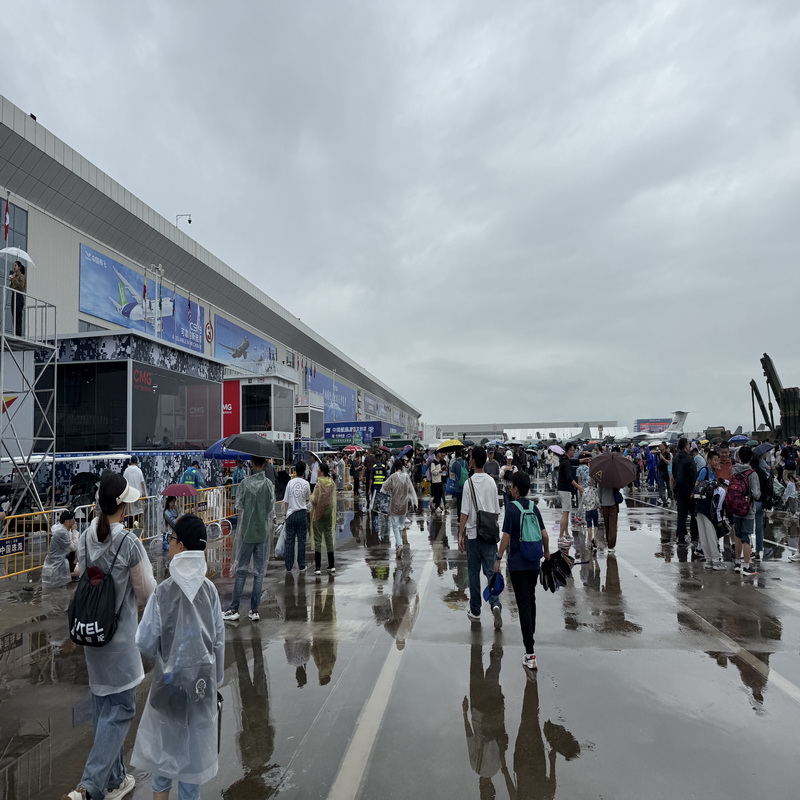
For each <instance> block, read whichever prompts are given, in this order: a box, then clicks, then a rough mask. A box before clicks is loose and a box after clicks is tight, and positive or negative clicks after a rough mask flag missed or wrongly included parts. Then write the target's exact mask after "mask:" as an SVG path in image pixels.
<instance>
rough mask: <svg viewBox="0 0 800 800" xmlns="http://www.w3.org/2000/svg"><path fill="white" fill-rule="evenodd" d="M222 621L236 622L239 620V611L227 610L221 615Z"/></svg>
mask: <svg viewBox="0 0 800 800" xmlns="http://www.w3.org/2000/svg"><path fill="white" fill-rule="evenodd" d="M222 619H224V620H226V621H227V622H236V620H238V619H239V611H238V609H235V608H229V609H228V610H227V611H224V612H223V613H222Z"/></svg>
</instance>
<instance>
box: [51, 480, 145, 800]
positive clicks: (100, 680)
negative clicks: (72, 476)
mask: <svg viewBox="0 0 800 800" xmlns="http://www.w3.org/2000/svg"><path fill="white" fill-rule="evenodd" d="M138 499H139V492H138V491H137V490H136V489H134V488H133V487H132V486H130V485H129V484H128V482H127V481H126V480H125V478H123V477H122V475H120V474H118V473H116V472H111V471H110V470H106V471H105V472H104V473H103V474H102V476H101V477H100V486H99V488H98V491H97V506H98V510H97V516H96V517H95V519H93V520H92V522H91V524H90V525H89V526H88V527H87V528H86V530H85V531H84V532H83V533H82V534H81V538H80V540H79V542H78V549H77V554H78V574H79V575H83V573H84V571H85V570H87V569H89V568H90V567H97V568H98V569H100V570H102V571H103V572H104V573H105V574H109V573H110V574H111V578H112V580H113V581H114V589H115V592H116V606H117V609H118V619H117V628H116V631H115V632H114V635H113V638H112V639H111V641H109V642H107V643H106V644H105V645H104V646H102V647H84V648H83V655H84V657H85V658H86V668H87V671H88V673H89V689H90V690H91V693H92V705H93V712H94V739H93V741H92V749H91V750H90V751H89V755H88V756H87V758H86V763H85V765H84V767H83V775H82V777H81V781H80V784H79V785H78V788H77V789H74V790H73V791H71V792H67V793H66V794H64V795H62V798H61V800H96V798H105V799H106V800H118V798H122V797H125V796H127V795H128V794H130V793H131V792H132V791H133V789H134V788H135V787H136V780H135V778H134V777H133V775H130V774H128V773H126V771H125V761H124V745H125V737H126V736H127V734H128V730H129V729H130V726H131V722H133V717H134V715H135V713H136V687H137V686H138V685H139V684H140V683H141V682H142V681H143V680H144V668H143V666H142V657H141V655H139V651H138V649H137V648H136V642H135V637H136V625H137V623H138V621H139V612H138V610H137V603H138V604H141V605H144V604H145V603H146V602H147V601H148V600H149V599H150V596H151V594H152V593H153V590H154V589H155V588H156V581H155V578H154V577H153V566H152V564H151V563H150V561H149V559H148V558H147V553H146V552H145V549H144V545H143V544H142V543H141V541H140V540H139V537H138V536H135V535H134V534H133V533H131V532H130V531H128V530H126V529H125V527H124V526H123V524H122V520H123V519H124V518H125V514H126V512H127V505H128V503H135V502H136V501H137V500H138ZM90 574H91V573H90Z"/></svg>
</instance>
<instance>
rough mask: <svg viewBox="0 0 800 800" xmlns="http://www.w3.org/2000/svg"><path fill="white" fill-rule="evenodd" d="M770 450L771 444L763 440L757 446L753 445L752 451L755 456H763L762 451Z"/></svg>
mask: <svg viewBox="0 0 800 800" xmlns="http://www.w3.org/2000/svg"><path fill="white" fill-rule="evenodd" d="M770 450H772V445H771V444H770V443H769V442H764V443H763V444H760V445H758V447H754V448H753V453H754V454H755V455H757V456H763V455H764V453H769V451H770Z"/></svg>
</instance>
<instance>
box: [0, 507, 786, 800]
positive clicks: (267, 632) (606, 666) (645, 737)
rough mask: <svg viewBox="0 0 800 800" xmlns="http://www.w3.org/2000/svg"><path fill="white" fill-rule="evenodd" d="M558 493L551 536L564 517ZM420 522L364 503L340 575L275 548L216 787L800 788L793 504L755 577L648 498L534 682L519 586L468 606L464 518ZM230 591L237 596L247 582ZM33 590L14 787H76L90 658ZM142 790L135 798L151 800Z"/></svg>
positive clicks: (3, 685)
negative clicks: (484, 606)
mask: <svg viewBox="0 0 800 800" xmlns="http://www.w3.org/2000/svg"><path fill="white" fill-rule="evenodd" d="M633 497H636V498H639V497H640V496H639V495H636V494H634V495H633ZM641 498H642V499H645V498H644V495H642V496H641ZM650 502H651V503H652V498H650ZM542 507H543V513H544V517H545V522H546V523H547V524H548V527H550V523H551V522H552V521H554V520H555V519H557V517H558V515H559V513H560V512H559V511H558V510H557V509H554V508H548V507H546V503H545V502H543V503H542ZM411 520H412V525H411V527H410V528H409V530H408V534H407V537H408V547H406V548H405V550H404V554H403V557H402V559H401V560H397V559H396V558H395V555H394V548H393V547H390V545H389V544H388V537H387V536H386V532H385V531H383V530H378V531H376V530H375V529H374V526H373V525H372V518H371V517H370V515H368V514H365V513H355V514H354V513H353V512H352V511H348V510H346V505H345V506H343V507H342V509H341V511H340V515H339V527H338V529H337V530H338V539H337V563H336V570H337V574H336V577H329V576H328V575H325V576H324V577H322V578H315V577H314V576H313V574H312V573H311V571H309V572H307V573H305V574H304V575H303V576H300V575H299V574H298V573H297V571H296V570H295V573H294V574H293V575H291V576H289V577H287V575H286V573H285V570H284V568H283V566H282V564H281V563H280V562H277V561H273V562H271V563H270V566H269V569H268V574H267V577H266V580H265V596H264V600H263V603H262V606H261V615H262V621H261V622H260V623H257V624H254V623H251V622H249V621H247V620H243V621H242V622H240V623H239V624H238V626H231V625H228V627H227V648H226V669H225V686H224V688H223V690H222V694H223V696H224V698H225V706H224V712H223V722H222V745H221V754H220V770H219V774H218V775H217V777H216V778H215V779H214V780H213V781H211V782H210V783H209V784H206V786H205V787H204V789H203V797H208V798H217V797H222V798H225V800H259V799H260V798H268V797H273V796H278V795H279V796H281V797H285V798H335V799H336V800H338V799H340V798H353V797H358V798H367V799H370V800H371V798H381V800H386V799H387V798H416V797H420V796H424V795H428V794H431V793H432V792H433V793H434V794H435V796H437V797H441V798H459V799H461V798H495V797H497V798H509V800H523V798H555V797H559V798H563V799H566V798H569V799H570V800H571V799H572V798H614V799H615V800H622V799H623V798H636V799H637V800H640V799H641V798H646V799H647V800H658V798H670V799H672V798H676V797H678V798H695V797H696V798H706V799H707V800H713V799H714V798H725V799H726V800H731V798H745V797H750V796H760V797H764V798H770V800H781V799H782V798H787V799H788V798H795V797H797V795H798V791H797V788H796V787H795V786H794V779H793V777H792V775H793V773H792V769H793V766H792V765H793V764H794V760H793V755H794V753H795V751H796V749H797V745H796V742H797V740H798V737H800V654H799V653H798V641H800V613H798V612H800V564H792V563H789V562H788V561H787V556H788V554H789V552H790V551H789V550H787V549H786V545H787V544H789V545H790V546H792V547H797V545H798V529H797V524H796V522H792V523H791V524H790V523H789V521H788V519H785V518H781V515H779V514H776V515H775V517H774V521H773V522H772V523H770V525H769V527H768V530H767V539H769V540H770V541H771V542H772V543H773V544H770V545H769V546H768V547H769V549H768V550H767V556H768V557H767V558H766V559H765V561H764V562H763V564H762V565H761V571H760V573H759V575H758V576H757V577H756V578H750V579H748V578H744V579H743V578H741V577H740V576H739V575H738V574H736V573H734V572H733V571H732V564H729V565H728V566H729V571H725V572H716V571H710V570H705V569H704V568H703V564H702V562H699V561H693V560H692V554H691V551H688V552H687V551H686V550H683V549H678V548H677V547H676V545H675V543H674V512H670V511H669V510H661V509H657V508H655V507H654V506H653V505H652V504H651V505H645V504H643V503H640V502H638V501H633V500H630V501H627V503H626V506H624V507H623V508H622V509H621V514H620V531H619V541H618V544H617V548H616V554H608V553H606V552H605V551H604V550H603V549H602V548H601V549H600V550H599V551H598V553H597V556H596V558H587V559H586V563H582V564H579V565H576V567H575V569H574V571H573V576H574V579H573V580H572V581H571V582H570V585H569V586H568V587H567V588H566V589H563V590H561V591H560V592H558V593H556V594H555V595H553V594H547V595H545V594H544V593H543V592H541V591H540V592H539V593H538V595H537V601H538V618H537V631H536V641H537V645H536V652H537V657H538V659H539V670H538V673H527V672H526V671H525V670H524V669H523V667H522V663H521V659H522V654H523V647H522V641H521V636H520V631H519V624H518V621H517V619H516V608H515V604H514V599H513V593H512V592H511V591H510V590H508V591H506V592H505V593H504V595H503V597H502V600H503V603H504V612H503V614H504V619H505V624H504V627H503V629H502V630H501V631H495V630H494V628H493V626H492V624H491V621H490V618H489V615H488V611H484V613H483V615H482V616H483V618H484V619H483V621H482V624H471V623H470V622H469V620H468V619H467V616H466V611H467V593H466V585H467V570H466V559H465V556H463V555H461V554H459V553H458V549H457V541H456V538H455V536H454V530H453V529H452V528H451V525H453V524H454V514H452V513H450V514H448V515H447V517H446V518H445V519H444V520H441V518H438V517H434V518H433V519H432V518H431V516H430V515H429V514H427V513H421V514H418V515H413V516H412V518H411ZM578 530H580V529H578ZM578 544H579V545H580V544H581V540H580V535H578ZM312 564H313V560H312ZM312 568H313V567H312ZM215 582H216V583H217V585H218V587H219V590H220V594H221V596H222V600H223V606H225V605H226V603H227V601H228V599H229V597H230V591H231V587H232V581H231V579H230V578H228V577H218V578H216V579H215ZM19 588H20V587H16V589H13V588H12V587H9V586H0V592H3V593H4V595H3V599H2V606H0V609H1V610H0V623H2V626H1V628H0V633H1V635H0V699H1V700H2V709H3V714H2V717H1V718H0V754H2V755H0V798H2V799H3V800H5V799H6V798H7V799H8V800H22V799H23V798H37V799H38V798H51V797H53V798H57V797H60V794H61V792H62V791H64V790H66V789H70V788H73V787H74V786H75V783H76V781H77V780H78V779H79V777H80V773H81V768H82V765H83V761H84V758H85V756H86V753H87V751H88V748H89V746H90V744H91V737H92V730H91V702H90V696H89V692H88V688H87V676H86V669H85V666H84V659H83V655H82V653H81V652H80V649H79V648H75V647H74V646H72V644H71V643H70V642H69V640H68V639H65V637H66V627H65V618H64V611H65V609H66V604H67V601H68V592H69V591H71V588H69V589H65V590H63V591H61V592H57V593H54V594H50V595H47V596H42V594H41V592H40V591H39V590H38V586H37V587H33V588H35V591H32V592H31V591H20V590H19ZM247 588H248V589H249V581H248V587H247ZM245 596H247V590H246V593H245ZM147 689H148V681H145V683H144V684H143V685H142V686H141V687H140V690H139V694H138V710H139V713H141V709H142V706H143V703H144V701H145V699H146V692H147ZM134 732H135V726H134V727H133V728H132V732H131V736H130V745H131V746H132V743H133V736H134ZM137 781H138V783H137V788H136V790H135V792H134V793H133V794H132V795H130V797H132V798H150V797H151V796H152V795H151V793H150V788H149V780H148V778H147V777H146V776H145V775H143V774H137ZM175 794H176V792H173V795H175Z"/></svg>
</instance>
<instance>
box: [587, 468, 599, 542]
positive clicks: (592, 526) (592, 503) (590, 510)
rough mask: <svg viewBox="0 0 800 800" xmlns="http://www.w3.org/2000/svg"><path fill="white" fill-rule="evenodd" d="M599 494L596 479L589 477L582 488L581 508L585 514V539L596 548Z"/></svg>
mask: <svg viewBox="0 0 800 800" xmlns="http://www.w3.org/2000/svg"><path fill="white" fill-rule="evenodd" d="M599 508H600V496H599V494H598V492H597V481H595V479H594V478H589V480H588V481H587V482H586V485H585V486H584V489H583V510H584V512H585V514H586V541H587V542H589V544H590V545H591V547H592V550H597V532H598V530H599V529H600V512H599Z"/></svg>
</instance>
